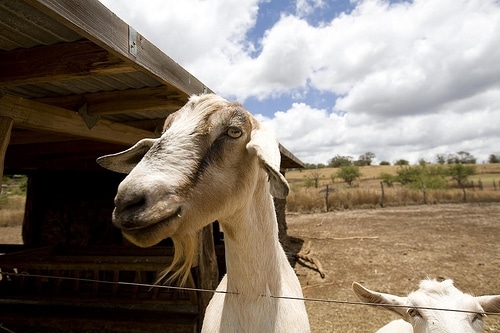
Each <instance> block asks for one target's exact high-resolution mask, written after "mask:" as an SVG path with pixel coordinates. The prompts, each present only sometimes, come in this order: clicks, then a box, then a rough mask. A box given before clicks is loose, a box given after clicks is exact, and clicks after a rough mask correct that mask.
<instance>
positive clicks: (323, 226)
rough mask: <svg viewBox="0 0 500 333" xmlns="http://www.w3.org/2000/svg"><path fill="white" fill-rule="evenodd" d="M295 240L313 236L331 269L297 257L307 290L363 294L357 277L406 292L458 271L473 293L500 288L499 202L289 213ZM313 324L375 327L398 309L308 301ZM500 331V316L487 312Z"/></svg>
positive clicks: (340, 328)
mask: <svg viewBox="0 0 500 333" xmlns="http://www.w3.org/2000/svg"><path fill="white" fill-rule="evenodd" d="M287 223H288V235H289V236H291V237H292V241H293V242H292V243H291V245H292V246H293V245H295V246H296V247H298V246H301V245H302V246H305V245H307V244H308V242H311V243H310V245H311V249H312V251H311V253H312V254H313V255H314V256H315V257H316V258H317V259H319V261H320V262H321V264H322V266H323V268H324V270H325V271H326V277H325V278H321V277H320V274H319V273H318V272H317V271H315V270H314V267H315V266H314V265H311V264H309V263H307V262H303V261H300V260H299V262H298V263H297V264H296V265H295V269H296V273H297V275H298V276H299V279H300V281H301V283H302V286H303V290H304V296H305V297H307V298H313V299H322V300H340V301H358V299H357V298H356V297H355V296H354V293H353V292H352V291H351V284H352V282H353V281H357V282H360V283H362V284H364V285H365V286H366V287H368V288H370V289H373V290H377V291H381V292H386V293H392V294H398V295H401V296H405V295H406V294H408V293H409V292H411V291H413V290H415V289H418V283H419V281H420V280H421V279H424V278H427V277H430V278H439V279H443V278H451V279H453V280H454V281H455V285H456V286H457V288H459V289H460V290H462V291H463V292H468V293H470V294H473V295H483V294H500V205H499V204H491V205H478V204H461V205H433V206H431V205H428V206H407V207H397V208H383V209H370V210H352V211H341V212H330V213H323V214H310V215H288V216H287ZM306 307H307V310H308V313H309V318H310V323H311V328H312V332H342V333H348V332H375V331H376V330H377V329H378V328H380V327H381V326H383V325H384V324H385V323H387V322H389V321H391V320H393V319H397V318H398V317H397V315H395V314H392V313H391V312H389V311H387V310H383V309H380V308H372V307H369V306H364V305H345V304H336V303H328V302H322V301H308V302H306ZM485 328H486V329H485V331H486V332H500V316H488V317H487V318H486V319H485Z"/></svg>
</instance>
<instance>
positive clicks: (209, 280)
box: [197, 224, 219, 327]
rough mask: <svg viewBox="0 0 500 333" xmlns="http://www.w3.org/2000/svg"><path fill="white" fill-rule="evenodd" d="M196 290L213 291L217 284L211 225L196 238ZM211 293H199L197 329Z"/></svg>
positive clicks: (217, 271) (216, 267) (217, 270)
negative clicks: (197, 248)
mask: <svg viewBox="0 0 500 333" xmlns="http://www.w3.org/2000/svg"><path fill="white" fill-rule="evenodd" d="M198 247H199V250H198V275H197V280H198V281H197V282H198V285H197V287H198V288H201V289H207V290H215V289H216V288H217V285H218V284H219V269H218V266H217V255H216V254H215V244H214V233H213V224H210V225H208V226H206V227H204V228H203V229H202V230H201V232H200V233H199V236H198ZM212 296H213V293H209V292H203V291H202V292H200V293H199V297H198V306H199V308H200V318H199V323H198V324H199V327H201V325H202V323H203V317H204V316H205V310H206V308H207V306H208V302H210V299H211V298H212Z"/></svg>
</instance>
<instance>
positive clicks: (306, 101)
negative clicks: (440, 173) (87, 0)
mask: <svg viewBox="0 0 500 333" xmlns="http://www.w3.org/2000/svg"><path fill="white" fill-rule="evenodd" d="M101 2H103V3H104V4H105V5H106V6H108V7H109V8H110V9H111V10H112V11H113V12H115V13H116V14H117V15H118V16H119V17H120V18H122V19H123V20H124V21H125V22H127V23H128V24H130V25H131V26H133V27H134V28H135V29H136V30H137V31H138V32H139V33H141V34H142V35H143V36H144V37H145V38H147V39H148V40H150V41H151V42H152V43H154V44H155V45H157V46H158V47H159V48H160V49H161V50H163V51H164V52H165V53H166V54H167V55H168V56H170V57H171V58H172V59H174V60H175V61H176V62H178V63H179V64H180V65H181V66H183V67H184V68H186V70H188V71H189V72H191V73H192V74H193V75H194V76H196V77H197V78H198V79H200V80H201V81H202V82H204V83H205V84H206V85H207V86H208V87H210V89H212V90H213V91H215V92H216V93H218V94H220V95H222V96H223V97H225V98H228V99H230V100H237V101H239V102H241V103H243V104H244V105H245V107H246V108H247V109H248V110H249V111H250V112H252V113H253V114H254V115H255V116H256V117H257V118H258V119H259V120H260V121H261V122H264V123H266V124H268V125H269V126H271V127H273V128H274V129H275V131H276V132H277V134H278V137H279V139H280V141H281V142H282V144H283V145H285V147H287V148H288V149H289V150H290V151H292V152H293V153H294V154H295V155H296V156H298V157H299V158H300V159H301V160H303V161H304V162H307V163H327V162H328V160H329V159H331V158H332V157H334V156H336V155H347V156H352V157H353V158H354V159H356V158H358V157H359V155H361V154H364V153H366V152H372V153H374V154H375V156H376V157H375V162H376V163H377V162H380V161H389V162H391V163H393V162H394V161H396V160H397V159H400V158H404V159H407V160H409V161H410V162H411V163H417V161H418V160H419V159H421V158H424V159H426V160H428V161H435V157H436V155H437V154H448V153H456V152H458V151H467V152H469V153H471V154H472V155H474V156H475V157H477V159H478V162H482V161H484V160H487V158H488V156H489V155H490V154H500V144H499V142H500V130H499V129H498V124H499V123H500V79H499V78H500V48H499V47H498V45H500V34H499V33H498V31H500V3H499V2H498V1H495V0H439V1H436V0H414V1H388V0H330V1H327V0H295V1H294V0H290V1H278V0H272V1H268V0H267V1H259V0H184V1H174V0H144V1H140V2H139V1H135V0H134V1H132V0H101Z"/></svg>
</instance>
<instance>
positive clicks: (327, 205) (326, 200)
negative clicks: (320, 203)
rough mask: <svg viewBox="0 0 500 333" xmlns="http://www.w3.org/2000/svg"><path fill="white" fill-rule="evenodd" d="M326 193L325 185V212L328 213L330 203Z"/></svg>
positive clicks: (327, 188) (327, 190) (327, 191)
mask: <svg viewBox="0 0 500 333" xmlns="http://www.w3.org/2000/svg"><path fill="white" fill-rule="evenodd" d="M328 193H329V187H328V185H326V193H325V205H326V211H327V212H329V211H330V203H329V202H328Z"/></svg>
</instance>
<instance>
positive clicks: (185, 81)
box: [26, 0, 211, 96]
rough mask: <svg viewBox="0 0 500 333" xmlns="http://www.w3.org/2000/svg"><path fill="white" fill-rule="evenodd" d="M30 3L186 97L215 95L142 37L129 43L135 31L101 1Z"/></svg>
mask: <svg viewBox="0 0 500 333" xmlns="http://www.w3.org/2000/svg"><path fill="white" fill-rule="evenodd" d="M26 1H27V2H28V3H29V4H31V5H32V6H33V7H35V8H37V9H39V10H40V11H42V12H43V13H45V14H47V15H49V16H51V17H52V18H54V19H55V20H57V21H58V22H60V23H62V24H64V25H65V26H67V27H68V28H70V29H72V30H74V31H76V32H78V33H79V34H81V35H82V36H84V37H85V38H87V39H89V40H91V41H92V42H95V43H96V44H97V45H100V46H101V47H102V48H104V49H106V50H109V51H110V52H112V53H114V54H115V55H116V56H118V57H120V58H121V59H123V60H126V59H128V60H130V61H132V62H133V63H134V65H136V66H138V68H140V69H141V70H142V71H144V72H145V73H147V74H148V75H152V76H153V77H154V78H155V79H157V80H159V81H160V82H162V83H167V84H169V85H172V86H174V87H176V88H178V89H179V90H180V91H181V92H182V93H184V94H185V96H189V95H191V94H199V93H203V92H211V90H210V89H208V88H207V87H206V86H205V85H204V84H203V83H202V82H200V81H199V80H198V79H197V78H196V77H194V76H193V75H191V74H190V73H189V72H187V71H186V70H185V69H184V68H182V67H181V66H180V65H179V64H178V63H176V62H175V61H174V60H173V59H171V58H170V57H168V56H167V55H165V53H163V52H162V51H161V50H160V49H159V48H157V47H156V46H155V45H154V44H152V43H151V42H149V41H148V40H147V39H145V38H143V37H142V36H141V35H140V34H137V35H136V36H137V38H136V40H134V41H131V40H129V30H130V29H133V28H132V27H129V25H128V24H126V23H125V22H123V21H122V20H121V19H119V18H118V17H117V16H116V15H115V14H113V13H112V12H110V11H109V10H108V9H107V8H106V7H105V6H104V5H103V4H101V3H100V2H98V1H81V0H64V1H63V0H26ZM131 42H133V43H135V45H134V47H135V48H136V51H137V52H136V54H135V55H134V54H132V53H130V52H129V45H130V43H131Z"/></svg>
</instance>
